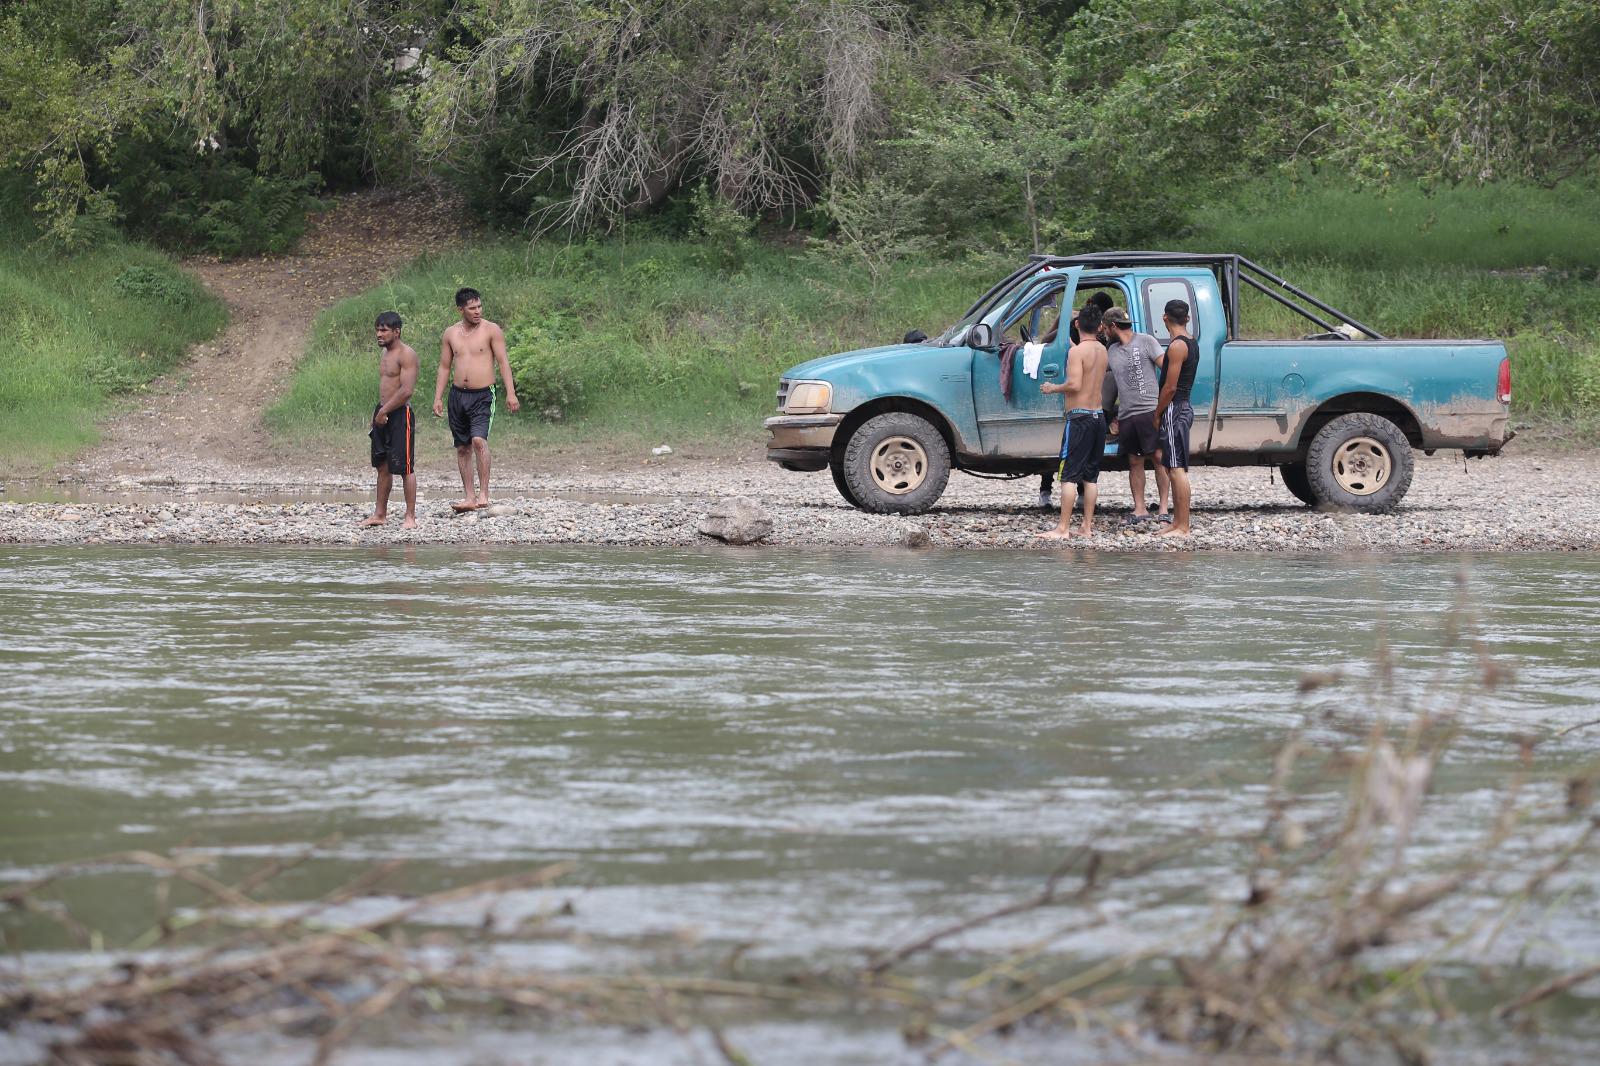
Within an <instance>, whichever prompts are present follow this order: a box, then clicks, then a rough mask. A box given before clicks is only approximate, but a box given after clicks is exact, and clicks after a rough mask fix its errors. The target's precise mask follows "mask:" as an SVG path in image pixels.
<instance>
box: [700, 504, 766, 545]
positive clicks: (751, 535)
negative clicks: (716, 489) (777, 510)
mask: <svg viewBox="0 0 1600 1066" xmlns="http://www.w3.org/2000/svg"><path fill="white" fill-rule="evenodd" d="M700 532H701V533H704V534H705V535H706V536H708V537H716V538H717V539H718V540H721V541H726V542H727V543H729V544H754V543H755V542H756V541H758V540H760V539H761V538H762V537H765V536H766V535H767V534H768V533H771V532H772V516H771V515H769V514H767V512H766V511H765V510H764V509H763V508H762V506H761V505H760V504H759V503H756V501H754V500H752V499H751V498H750V497H748V496H735V497H733V498H732V499H728V500H720V501H718V502H717V503H714V504H712V505H711V509H710V510H709V511H707V512H706V513H705V514H704V515H702V516H701V518H700Z"/></svg>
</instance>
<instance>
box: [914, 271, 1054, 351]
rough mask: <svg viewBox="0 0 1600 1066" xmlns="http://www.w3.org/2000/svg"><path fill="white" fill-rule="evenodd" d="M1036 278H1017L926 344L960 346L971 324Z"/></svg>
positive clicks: (947, 346)
mask: <svg viewBox="0 0 1600 1066" xmlns="http://www.w3.org/2000/svg"><path fill="white" fill-rule="evenodd" d="M1038 276H1039V275H1038V274H1037V273H1034V274H1029V275H1027V276H1026V277H1021V278H1018V279H1017V280H1016V281H1015V282H1014V283H1013V284H1011V285H1010V286H1008V287H1007V288H1006V289H1005V290H1004V291H1002V292H999V293H996V294H995V295H994V296H993V297H991V298H990V299H988V300H985V301H984V302H983V303H981V304H979V305H978V306H977V307H976V308H974V309H973V310H972V311H971V312H969V313H968V314H967V315H966V317H964V318H962V319H961V320H960V321H959V322H956V323H955V324H954V325H952V326H951V327H950V328H949V329H947V330H945V331H944V332H943V333H941V334H939V335H938V336H937V337H935V338H933V340H931V341H929V342H928V343H929V344H936V345H938V346H939V347H941V348H949V347H951V346H952V345H956V344H960V343H961V342H962V341H964V340H965V339H966V336H967V330H968V329H970V328H971V327H972V324H973V323H975V322H978V321H980V320H981V319H982V318H983V316H985V315H987V314H988V313H989V312H990V311H993V310H994V309H995V308H996V307H999V306H1000V305H1001V304H1002V303H1006V302H1007V301H1009V300H1011V299H1013V298H1014V297H1015V296H1016V295H1017V292H1018V291H1019V290H1020V289H1021V288H1022V287H1023V286H1025V285H1027V284H1028V283H1029V282H1031V281H1033V280H1034V279H1035V278H1037V277H1038Z"/></svg>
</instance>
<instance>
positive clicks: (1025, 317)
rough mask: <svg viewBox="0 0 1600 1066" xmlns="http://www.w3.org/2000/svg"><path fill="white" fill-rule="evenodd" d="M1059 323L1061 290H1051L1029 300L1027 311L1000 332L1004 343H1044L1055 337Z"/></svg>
mask: <svg viewBox="0 0 1600 1066" xmlns="http://www.w3.org/2000/svg"><path fill="white" fill-rule="evenodd" d="M1060 322H1061V290H1060V289H1059V288H1057V289H1052V290H1050V292H1048V293H1046V294H1045V295H1044V296H1042V297H1039V298H1037V299H1034V300H1031V301H1029V303H1028V309H1027V310H1026V311H1024V312H1022V314H1021V315H1019V316H1018V317H1016V318H1015V319H1013V320H1012V321H1011V322H1009V323H1008V324H1007V325H1006V328H1005V329H1004V330H1003V331H1002V332H1001V334H1000V339H1001V340H1006V341H1019V342H1020V341H1024V340H1035V341H1044V340H1047V339H1049V338H1052V337H1054V336H1055V332H1056V329H1057V327H1058V326H1059V325H1060Z"/></svg>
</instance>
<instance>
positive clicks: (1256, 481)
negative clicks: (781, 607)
mask: <svg viewBox="0 0 1600 1066" xmlns="http://www.w3.org/2000/svg"><path fill="white" fill-rule="evenodd" d="M1594 462H1595V457H1594V456H1592V455H1586V454H1576V455H1538V454H1530V455H1511V456H1506V457H1504V458H1500V459H1489V460H1481V461H1474V462H1470V463H1463V461H1462V460H1461V458H1460V457H1459V456H1457V457H1454V458H1447V457H1444V456H1440V457H1436V458H1432V459H1426V458H1422V457H1420V456H1419V457H1418V463H1417V474H1416V479H1415V481H1414V482H1413V484H1412V487H1411V492H1410V494H1409V495H1408V496H1407V497H1406V500H1405V503H1404V506H1402V507H1401V508H1400V509H1399V510H1398V511H1396V512H1394V513H1392V514H1384V515H1346V514H1322V513H1318V512H1316V511H1312V510H1310V509H1308V508H1306V507H1304V506H1302V505H1301V504H1300V503H1299V502H1298V501H1296V500H1295V499H1294V498H1293V497H1291V496H1290V495H1289V493H1288V490H1286V489H1285V488H1284V487H1283V486H1282V484H1281V483H1279V482H1277V481H1275V480H1271V479H1269V473H1268V471H1267V470H1266V469H1263V468H1242V469H1208V468H1199V469H1197V470H1196V471H1194V474H1193V478H1194V486H1195V519H1194V528H1195V535H1194V536H1193V537H1192V538H1191V539H1189V540H1187V541H1181V540H1178V539H1177V538H1171V537H1167V538H1156V537H1153V536H1151V535H1149V534H1150V533H1151V532H1153V531H1154V529H1155V528H1161V527H1158V526H1156V524H1155V523H1147V524H1145V525H1142V526H1140V527H1138V528H1137V529H1136V530H1134V531H1128V530H1127V528H1126V526H1125V524H1124V519H1125V516H1126V515H1127V513H1128V510H1129V504H1130V496H1129V493H1128V483H1127V476H1126V474H1123V473H1120V472H1110V473H1107V474H1105V475H1103V476H1102V477H1101V482H1100V484H1101V504H1100V508H1099V510H1098V512H1097V516H1096V521H1095V526H1096V534H1095V537H1094V540H1093V542H1092V544H1091V545H1089V546H1091V547H1093V548H1094V549H1097V550H1105V551H1184V550H1193V551H1256V552H1327V551H1353V552H1411V551H1441V550H1451V551H1457V550H1471V551H1560V550H1574V549H1580V550H1593V549H1596V548H1600V491H1597V490H1596V489H1595V487H1594V486H1593V484H1592V483H1591V482H1590V481H1589V477H1588V475H1589V473H1590V472H1591V469H1592V467H1593V465H1594ZM229 475H233V476H229ZM205 476H206V477H207V478H208V479H207V480H205V481H200V482H193V483H186V484H179V483H176V482H173V481H172V480H170V479H133V478H121V479H118V480H116V481H112V482H94V481H66V482H60V483H57V482H48V483H44V484H31V485H30V484H12V485H9V486H6V491H5V492H4V493H3V494H0V543H23V544H26V543H35V544H62V543H79V544H102V543H104V544H124V543H125V544H338V545H350V544H391V543H400V544H406V543H419V544H594V545H604V544H615V545H640V546H646V545H651V546H669V545H678V546H682V545H704V544H712V543H715V542H714V541H712V540H710V539H709V538H707V537H706V536H704V535H702V534H701V533H699V532H698V526H699V523H700V519H701V517H702V516H703V515H704V514H705V512H706V510H707V509H708V507H709V506H710V505H711V504H712V503H714V502H715V501H717V500H719V499H727V498H729V497H733V496H746V497H750V498H752V499H754V500H755V501H756V502H757V503H759V504H760V505H761V506H762V507H763V508H764V509H765V510H766V511H767V512H768V514H769V515H770V516H771V518H772V521H773V530H772V532H771V534H770V535H769V536H768V537H767V538H766V539H765V540H764V541H763V544H767V545H775V546H880V545H911V546H923V545H927V546H932V547H938V548H1037V549H1040V550H1055V549H1057V548H1058V547H1059V545H1057V544H1055V543H1053V542H1046V541H1040V540H1038V539H1036V537H1035V534H1036V533H1038V532H1040V531H1041V530H1043V529H1045V528H1048V526H1049V525H1050V524H1051V517H1052V516H1051V515H1050V514H1047V513H1046V512H1044V511H1042V510H1041V509H1039V508H1038V507H1036V506H1034V502H1035V500H1036V496H1037V482H1036V480H1035V479H1033V478H1026V479H1023V480H1020V481H990V480H980V479H977V478H973V477H969V476H966V475H964V474H955V475H953V476H952V477H951V481H950V488H949V490H948V491H947V492H946V494H945V496H944V498H943V500H941V501H940V505H939V506H938V507H937V508H936V509H935V510H933V511H931V512H929V513H928V514H924V515H919V516H916V517H914V518H901V517H890V516H880V515H868V514H864V513H862V512H860V511H857V510H855V509H853V508H851V507H849V506H848V505H846V504H845V502H844V501H843V500H842V499H840V498H839V495H838V494H837V493H836V492H835V491H834V488H833V483H832V481H831V479H830V478H829V476H828V475H827V474H826V473H819V474H797V473H792V472H789V471H785V470H781V469H779V468H778V467H777V466H775V465H774V464H771V463H767V462H765V461H764V460H763V459H761V458H760V457H759V453H758V454H756V455H753V456H752V457H750V458H748V459H742V458H741V459H726V458H723V459H696V458H688V457H681V456H666V457H663V458H661V459H655V460H649V461H641V462H639V463H637V464H635V465H629V466H620V467H614V468H610V469H585V468H583V467H578V468H572V469H567V470H564V471H561V472H553V473H548V474H537V473H535V474H523V475H514V476H508V477H505V478H502V479H500V480H498V481H497V483H496V496H497V504H496V506H495V507H494V508H492V509H490V510H489V511H487V512H477V513H473V514H467V515H461V516H457V515H454V514H452V513H451V511H450V509H449V506H448V505H449V501H450V500H452V499H454V498H455V496H456V494H457V493H459V491H460V486H459V483H458V482H456V483H454V484H452V481H453V479H450V478H446V477H444V476H443V475H435V474H429V475H424V478H423V481H422V486H421V491H420V493H419V497H420V499H419V504H418V512H419V525H418V528H416V529H415V530H402V529H401V528H400V515H401V513H402V508H401V507H400V506H399V503H400V501H399V493H398V486H396V489H397V491H396V494H395V495H396V499H395V501H394V503H395V506H393V507H392V508H391V511H390V518H389V522H388V524H387V525H386V526H384V527H381V528H377V529H362V528H360V527H359V526H358V523H359V521H360V520H361V519H362V518H363V517H365V516H366V515H367V514H369V513H370V511H371V486H370V482H368V481H367V480H366V478H365V477H363V476H357V475H354V474H353V475H342V474H333V473H325V472H315V471H312V472H306V473H301V474H297V475H293V476H291V477H288V478H284V479H280V480H277V481H275V482H271V483H266V482H262V481H260V480H259V474H258V473H255V472H248V473H246V472H243V471H227V470H223V469H213V470H208V471H207V472H206V475H205ZM1150 492H1151V494H1152V496H1153V494H1154V485H1152V486H1151V488H1150ZM1076 546H1077V547H1083V546H1084V545H1083V542H1078V543H1077V545H1076Z"/></svg>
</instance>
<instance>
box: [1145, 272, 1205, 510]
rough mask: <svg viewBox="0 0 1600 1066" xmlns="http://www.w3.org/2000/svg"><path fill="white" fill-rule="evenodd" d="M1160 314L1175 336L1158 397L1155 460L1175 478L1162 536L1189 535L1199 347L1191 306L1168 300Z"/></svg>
mask: <svg viewBox="0 0 1600 1066" xmlns="http://www.w3.org/2000/svg"><path fill="white" fill-rule="evenodd" d="M1165 310H1166V313H1165V314H1164V315H1162V316H1161V319H1162V321H1163V322H1165V323H1166V324H1167V332H1168V333H1169V334H1171V337H1172V339H1171V340H1169V341H1168V342H1167V357H1166V358H1165V359H1163V360H1162V361H1161V394H1160V395H1159V396H1158V397H1157V399H1156V427H1157V442H1158V446H1157V449H1156V462H1158V463H1160V464H1161V465H1162V466H1164V467H1166V470H1167V476H1168V477H1169V478H1170V479H1171V481H1172V525H1171V526H1170V527H1168V528H1167V529H1164V530H1162V531H1161V534H1160V535H1161V536H1163V537H1187V536H1188V535H1189V431H1190V430H1191V429H1193V428H1194V408H1193V407H1191V406H1190V405H1189V394H1190V393H1191V392H1193V391H1194V372H1195V370H1196V369H1198V368H1199V366H1200V348H1199V346H1198V345H1196V344H1195V342H1194V338H1193V337H1191V336H1190V335H1189V305H1188V303H1187V302H1185V301H1183V300H1168V301H1167V306H1166V308H1165Z"/></svg>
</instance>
